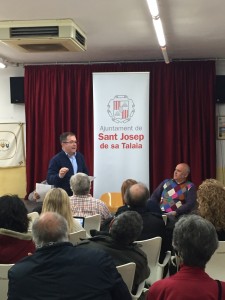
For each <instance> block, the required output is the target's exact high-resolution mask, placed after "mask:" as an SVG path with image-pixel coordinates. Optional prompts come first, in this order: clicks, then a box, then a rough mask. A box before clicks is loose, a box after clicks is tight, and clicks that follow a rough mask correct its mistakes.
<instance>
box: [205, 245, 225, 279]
mask: <svg viewBox="0 0 225 300" xmlns="http://www.w3.org/2000/svg"><path fill="white" fill-rule="evenodd" d="M205 271H206V273H207V274H209V276H210V277H212V278H213V279H218V280H222V281H225V241H219V247H218V248H217V249H216V251H215V252H214V254H213V255H212V257H211V259H210V260H209V262H208V263H207V264H206V268H205Z"/></svg>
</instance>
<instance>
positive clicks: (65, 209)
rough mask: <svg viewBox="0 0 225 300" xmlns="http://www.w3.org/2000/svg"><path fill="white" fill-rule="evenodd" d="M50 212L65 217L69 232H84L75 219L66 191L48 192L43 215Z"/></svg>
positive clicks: (58, 189)
mask: <svg viewBox="0 0 225 300" xmlns="http://www.w3.org/2000/svg"><path fill="white" fill-rule="evenodd" d="M48 211H51V212H57V213H58V214H60V215H61V216H63V217H64V218H65V219H66V221H67V223H68V228H69V232H76V231H79V230H84V229H83V227H82V226H81V225H80V223H79V222H78V221H77V220H76V219H74V218H73V214H72V211H71V207H70V199H69V196H68V195H67V193H66V192H65V190H63V189H61V188H53V189H51V190H49V191H48V192H47V194H46V196H45V198H44V202H43V207H42V213H45V212H48Z"/></svg>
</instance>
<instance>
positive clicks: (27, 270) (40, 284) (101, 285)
mask: <svg viewBox="0 0 225 300" xmlns="http://www.w3.org/2000/svg"><path fill="white" fill-rule="evenodd" d="M32 233H33V239H34V242H35V245H36V248H37V249H36V251H35V253H34V254H33V255H31V256H28V257H26V258H25V259H23V260H21V261H20V262H18V263H16V264H15V265H14V266H13V267H12V268H11V269H10V270H9V273H8V277H9V289H8V300H16V299H23V300H26V299H27V300H28V299H29V300H30V299H35V300H43V299H54V300H59V299H68V300H69V299H71V300H72V299H86V300H93V299H95V300H118V299H123V300H131V296H130V293H129V291H128V288H127V286H126V284H125V283H124V282H123V280H122V278H121V276H120V275H119V273H118V271H117V269H116V267H115V265H114V263H113V260H112V258H111V257H110V256H109V255H108V254H107V253H105V252H104V251H101V250H96V249H87V248H84V247H74V246H73V245H72V244H71V243H69V242H68V226H67V221H66V219H65V218H64V217H62V216H61V215H60V214H58V213H54V212H46V213H43V214H42V215H41V216H40V218H37V219H36V220H35V221H34V224H33V227H32Z"/></svg>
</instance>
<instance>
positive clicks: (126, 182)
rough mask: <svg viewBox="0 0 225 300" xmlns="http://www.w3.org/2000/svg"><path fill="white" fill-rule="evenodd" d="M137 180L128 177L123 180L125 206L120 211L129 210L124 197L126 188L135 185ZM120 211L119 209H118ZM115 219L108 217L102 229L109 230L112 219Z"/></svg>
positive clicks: (122, 191) (122, 193)
mask: <svg viewBox="0 0 225 300" xmlns="http://www.w3.org/2000/svg"><path fill="white" fill-rule="evenodd" d="M136 183H137V181H136V180H134V179H126V180H124V181H123V183H122V186H121V196H122V201H123V204H124V205H123V206H121V207H119V208H118V209H119V213H122V212H125V211H127V210H129V208H128V206H127V204H126V202H125V199H124V195H125V192H126V189H127V188H128V187H129V186H131V185H133V184H136ZM117 212H118V210H117ZM112 219H113V216H112V217H110V218H108V219H106V220H105V221H104V222H103V223H102V224H101V231H105V232H109V226H110V223H111V220H112Z"/></svg>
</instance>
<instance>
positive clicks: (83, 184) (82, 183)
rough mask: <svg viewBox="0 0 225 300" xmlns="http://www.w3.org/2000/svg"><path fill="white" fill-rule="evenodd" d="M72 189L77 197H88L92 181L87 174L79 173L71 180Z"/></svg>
mask: <svg viewBox="0 0 225 300" xmlns="http://www.w3.org/2000/svg"><path fill="white" fill-rule="evenodd" d="M70 188H71V190H72V191H73V193H74V194H75V195H87V194H89V193H90V188H91V180H90V178H89V176H88V175H87V174H85V173H77V174H75V175H73V176H71V178H70Z"/></svg>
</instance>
